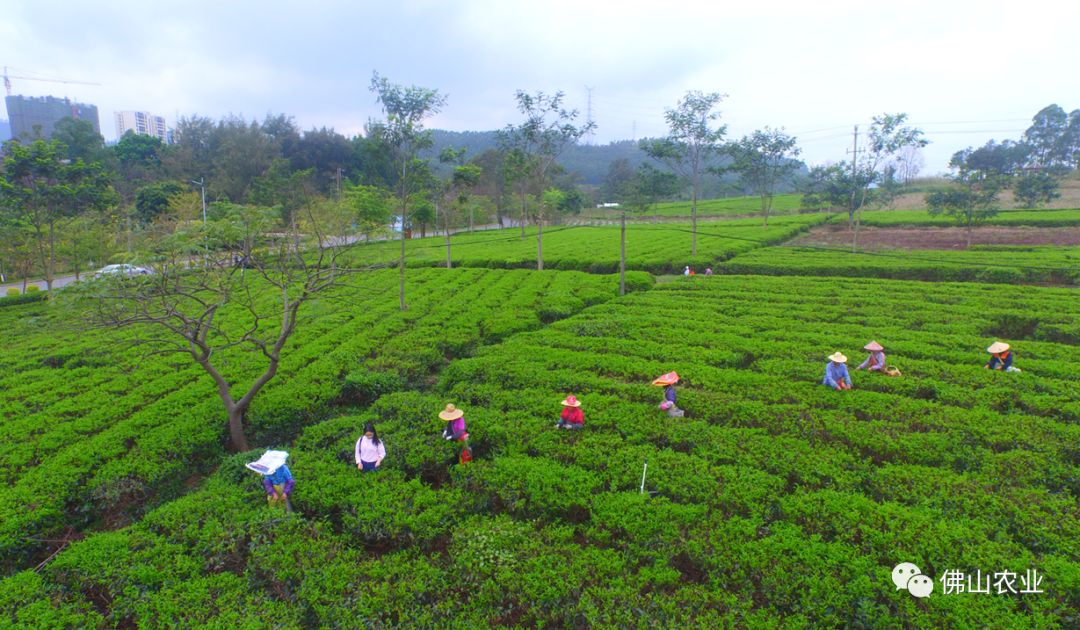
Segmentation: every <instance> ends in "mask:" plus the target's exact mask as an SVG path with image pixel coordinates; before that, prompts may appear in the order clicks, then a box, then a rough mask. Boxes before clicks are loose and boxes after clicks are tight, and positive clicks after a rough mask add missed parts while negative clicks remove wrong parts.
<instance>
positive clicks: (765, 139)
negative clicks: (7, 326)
mask: <svg viewBox="0 0 1080 630" xmlns="http://www.w3.org/2000/svg"><path fill="white" fill-rule="evenodd" d="M728 152H729V153H730V155H731V158H732V163H731V166H730V167H729V168H730V170H733V171H735V172H736V173H738V174H739V176H740V178H741V179H742V182H743V185H744V186H746V187H747V188H749V189H750V190H753V191H754V193H755V194H757V196H758V197H759V198H760V199H761V215H762V216H763V217H764V219H765V225H769V213H770V212H772V205H773V196H774V195H775V194H776V189H777V187H778V186H779V185H780V183H781V182H782V181H783V180H784V179H786V178H787V177H789V176H790V175H791V174H792V173H794V172H795V170H796V169H798V168H799V162H797V161H796V158H798V156H799V148H798V147H797V146H795V138H794V136H790V135H788V134H787V133H785V132H784V130H783V129H782V128H781V129H770V128H768V127H765V129H763V130H762V129H759V130H757V131H754V133H753V134H751V135H749V136H743V137H742V139H740V140H739V141H738V142H735V143H732V144H731V146H730V147H729V148H728Z"/></svg>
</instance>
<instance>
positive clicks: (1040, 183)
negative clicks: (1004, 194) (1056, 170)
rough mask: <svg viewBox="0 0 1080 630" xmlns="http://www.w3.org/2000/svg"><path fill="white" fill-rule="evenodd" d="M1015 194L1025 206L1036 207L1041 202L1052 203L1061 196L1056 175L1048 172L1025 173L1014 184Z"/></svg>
mask: <svg viewBox="0 0 1080 630" xmlns="http://www.w3.org/2000/svg"><path fill="white" fill-rule="evenodd" d="M1013 195H1015V196H1016V200H1017V201H1019V202H1020V205H1021V206H1022V207H1024V208H1034V207H1036V206H1038V205H1039V204H1040V203H1050V202H1051V201H1053V200H1054V199H1057V198H1058V197H1060V196H1061V192H1060V185H1059V184H1058V180H1057V178H1056V177H1054V176H1053V175H1051V174H1050V173H1046V172H1036V173H1025V174H1024V175H1021V176H1020V178H1019V179H1018V180H1016V183H1015V184H1014V186H1013Z"/></svg>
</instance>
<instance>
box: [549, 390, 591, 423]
mask: <svg viewBox="0 0 1080 630" xmlns="http://www.w3.org/2000/svg"><path fill="white" fill-rule="evenodd" d="M562 406H563V410H562V415H561V416H559V421H558V422H557V423H556V424H555V428H557V429H580V428H581V427H583V426H585V414H584V413H582V412H581V401H579V400H578V399H577V398H575V397H574V395H573V394H571V395H569V396H567V397H566V399H565V400H563V401H562Z"/></svg>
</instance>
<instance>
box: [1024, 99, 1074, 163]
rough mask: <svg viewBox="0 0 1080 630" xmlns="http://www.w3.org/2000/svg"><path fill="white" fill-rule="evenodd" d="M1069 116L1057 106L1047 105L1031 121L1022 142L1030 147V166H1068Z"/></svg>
mask: <svg viewBox="0 0 1080 630" xmlns="http://www.w3.org/2000/svg"><path fill="white" fill-rule="evenodd" d="M1068 129H1069V116H1068V115H1067V114H1066V113H1065V110H1064V109H1062V108H1061V107H1060V106H1059V105H1048V106H1046V107H1044V108H1042V109H1041V110H1039V112H1038V113H1037V114H1035V116H1034V118H1032V119H1031V126H1030V127H1028V129H1027V131H1025V132H1024V142H1025V143H1027V144H1028V145H1029V146H1030V147H1031V165H1032V166H1035V167H1039V168H1050V167H1055V166H1058V167H1060V166H1064V165H1066V164H1068V162H1069V158H1068V155H1067V154H1068V152H1069V151H1068V149H1067V147H1066V144H1067V141H1066V138H1067V133H1068Z"/></svg>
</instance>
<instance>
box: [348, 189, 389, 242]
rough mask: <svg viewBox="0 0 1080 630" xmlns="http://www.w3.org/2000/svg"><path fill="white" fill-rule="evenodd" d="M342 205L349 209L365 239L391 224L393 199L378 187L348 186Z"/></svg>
mask: <svg viewBox="0 0 1080 630" xmlns="http://www.w3.org/2000/svg"><path fill="white" fill-rule="evenodd" d="M342 203H343V204H345V206H346V207H347V208H348V210H349V212H350V213H351V215H352V217H353V222H354V223H355V224H356V226H357V228H358V229H359V231H360V232H361V233H362V234H363V235H364V237H365V238H370V237H371V234H372V233H374V232H376V231H378V230H380V229H383V228H385V227H386V225H387V224H388V223H389V222H390V217H391V214H392V213H393V210H392V209H391V207H390V206H391V199H390V196H389V195H388V194H387V192H386V190H385V189H383V188H380V187H378V186H364V185H363V184H348V185H346V187H345V191H344V193H343V194H342Z"/></svg>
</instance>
